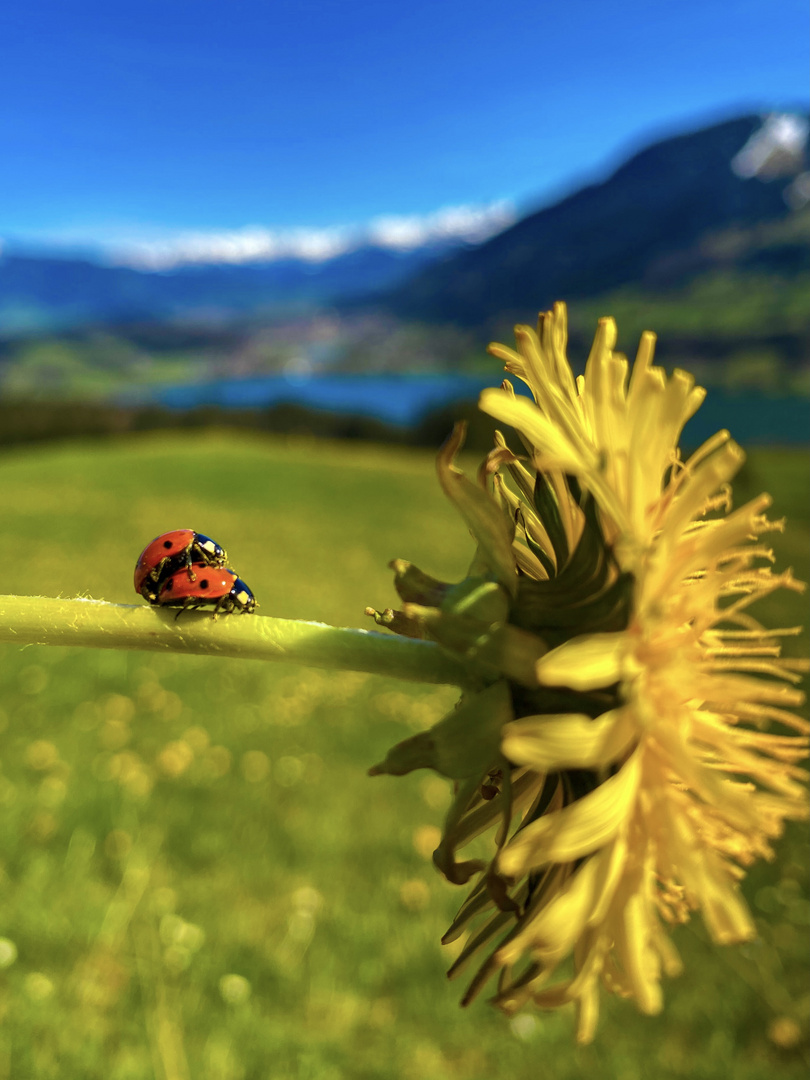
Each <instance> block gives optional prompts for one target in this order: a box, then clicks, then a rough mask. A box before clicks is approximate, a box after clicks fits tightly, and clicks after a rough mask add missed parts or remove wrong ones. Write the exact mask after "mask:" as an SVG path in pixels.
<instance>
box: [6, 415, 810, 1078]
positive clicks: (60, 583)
mask: <svg viewBox="0 0 810 1080" xmlns="http://www.w3.org/2000/svg"><path fill="white" fill-rule="evenodd" d="M808 472H810V467H809V463H808V459H807V455H806V454H803V453H799V452H796V451H790V452H782V451H778V450H772V451H758V452H757V453H756V454H754V455H752V457H751V459H750V462H749V464H748V465H747V466H746V471H745V473H744V474H743V476H742V478H741V483H740V489H741V491H742V492H744V493H745V494H754V493H756V492H758V491H759V490H761V489H762V488H765V489H768V490H770V491H771V492H772V493H773V494H774V496H775V501H776V506H775V516H779V515H780V514H782V513H786V514H788V515H789V517H790V518H791V528H790V530H789V531H788V532H787V533H786V534H785V535H784V536H778V535H777V536H776V537H775V547H777V550H778V555H779V562H780V564H781V565H783V564H784V563H785V562H792V563H793V565H794V568H795V570H796V572H797V574H798V575H799V576H804V577H805V578H806V577H807V575H808V571H810V567H808V564H807V548H808V545H807V537H808V533H810V514H809V513H808V507H807V505H806V502H804V501H803V500H805V499H806V495H805V494H804V493H805V492H806V491H807V490H808V483H807V481H808ZM0 491H1V492H2V494H3V507H4V514H3V519H2V522H0V544H2V550H3V551H4V552H5V562H4V566H5V578H6V580H5V581H4V582H3V583H2V586H1V588H2V590H4V591H7V592H19V593H41V594H44V595H59V594H61V595H64V596H73V595H91V596H94V597H103V598H105V599H109V600H114V601H120V602H124V603H130V602H134V600H135V597H134V594H133V593H132V591H131V590H132V586H131V574H132V569H133V566H134V563H135V559H136V557H137V555H138V552H139V551H140V550H141V548H142V547H143V546H144V545H145V544H146V542H147V541H149V540H150V539H151V538H152V537H153V536H155V535H157V534H158V533H160V532H162V531H164V530H165V529H166V528H170V527H180V526H188V525H191V526H193V527H195V528H197V529H199V530H200V531H202V532H205V533H208V534H209V535H212V536H214V537H216V538H217V539H218V540H220V542H222V543H223V544H225V545H226V547H227V548H228V551H229V554H230V555H231V557H232V559H233V562H234V564H235V566H236V568H237V569H238V571H239V573H240V574H241V575H242V576H243V577H244V578H245V580H246V581H248V583H249V584H250V585H251V587H252V588H253V589H254V591H255V593H256V595H257V597H258V599H259V601H260V603H261V605H262V607H261V610H262V611H263V612H265V613H270V614H274V615H280V616H289V617H293V616H294V617H300V618H314V619H323V620H326V621H329V622H333V623H338V624H344V625H364V624H365V620H364V618H363V616H362V610H363V607H364V606H365V605H366V604H373V605H374V606H376V607H379V608H381V607H384V606H386V604H390V603H392V602H393V601H394V595H393V590H392V586H391V583H390V580H391V574H390V571H389V570H388V569H387V567H386V564H387V562H388V561H389V560H390V559H391V558H393V557H396V556H401V557H404V558H408V559H411V560H412V561H413V562H415V563H417V565H420V566H422V567H423V568H424V569H426V570H430V571H431V572H433V573H435V574H436V575H437V576H440V577H448V578H454V577H455V578H458V577H460V576H462V575H463V574H464V572H465V570H466V565H467V562H468V560H469V558H470V555H471V549H470V541H469V538H468V536H467V534H466V532H465V530H464V527H463V526H462V525H461V524H460V522H459V521H458V520H457V519H456V517H455V516H454V514H453V512H452V511H451V509H450V507H449V505H446V503H445V501H444V499H443V497H442V496H441V494H440V492H439V490H438V485H437V484H436V482H435V479H434V478H433V475H432V461H431V457H430V455H427V454H422V453H419V452H413V451H407V452H406V451H399V450H392V449H386V448H381V447H373V448H370V447H363V448H356V447H351V446H347V445H338V444H326V443H314V442H313V443H306V442H290V443H285V442H280V441H270V440H259V439H254V438H244V439H240V438H238V437H233V436H228V437H225V436H221V435H209V436H206V435H195V436H194V437H182V438H180V437H178V438H173V437H167V436H160V437H144V438H141V439H128V440H126V441H120V442H110V443H106V444H97V443H96V444H92V445H89V444H88V445H82V444H75V443H73V444H70V445H69V446H66V447H63V448H55V447H48V448H46V449H34V450H26V451H16V452H10V453H6V455H5V456H4V457H3V458H2V460H0ZM737 501H738V502H739V501H740V498H739V496H738V499H737ZM770 605H771V610H770V612H769V613H768V617H769V618H770V619H771V620H772V621H774V622H779V623H781V624H783V625H786V624H788V623H796V622H799V621H802V618H803V615H804V603H803V602H802V600H801V598H796V597H793V596H786V597H785V598H782V599H781V600H779V599H773V600H771V601H770ZM763 608H764V605H763ZM791 648H793V649H799V648H805V649H806V639H805V643H804V644H803V645H801V646H800V645H797V644H796V643H791ZM1 659H2V667H1V668H0V695H1V696H0V708H1V709H2V711H0V727H2V728H3V732H2V742H0V746H2V752H1V753H0V762H1V763H2V771H1V772H0V805H1V806H2V811H3V813H2V816H0V838H1V840H0V859H2V866H1V867H0V870H1V871H2V872H1V873H0V878H1V879H2V888H0V937H2V938H3V939H6V940H4V941H0V1016H2V1018H3V1024H2V1027H0V1080H1V1078H3V1077H12V1078H18V1077H19V1078H21V1077H31V1078H46V1077H47V1078H50V1077H65V1076H77V1077H78V1076H81V1077H82V1078H87V1080H93V1078H96V1077H98V1078H104V1080H136V1078H151V1077H155V1078H159V1080H164V1078H165V1080H185V1078H194V1080H197V1078H200V1080H203V1078H208V1077H210V1078H212V1080H214V1078H216V1080H253V1078H257V1080H258V1078H260V1077H261V1078H266V1077H273V1078H275V1077H284V1078H286V1077H295V1078H301V1080H338V1078H342V1077H347V1078H351V1080H366V1078H367V1080H372V1078H375V1080H376V1078H399V1077H402V1078H405V1080H409V1078H411V1077H413V1078H414V1080H416V1078H418V1080H434V1078H435V1080H445V1078H448V1077H451V1078H452V1077H459V1078H461V1077H464V1078H477V1077H484V1076H489V1077H516V1078H523V1077H526V1078H529V1077H531V1078H544V1077H547V1076H548V1077H552V1076H553V1077H554V1078H555V1080H567V1078H572V1080H573V1078H574V1077H579V1076H581V1075H588V1076H590V1077H592V1078H594V1080H598V1078H602V1077H604V1078H609V1077H610V1078H613V1077H622V1078H623V1080H625V1078H626V1080H632V1078H635V1077H638V1078H643V1077H647V1076H650V1075H656V1076H660V1077H682V1076H683V1077H687V1076H688V1077H707V1078H709V1077H724V1078H725V1077H727V1076H734V1077H735V1080H759V1078H763V1080H764V1078H765V1077H768V1078H770V1077H773V1076H779V1077H784V1078H785V1080H788V1078H793V1077H796V1078H798V1077H800V1076H804V1075H805V1070H806V1065H807V1032H808V1025H810V995H808V994H807V990H806V982H805V977H806V967H807V955H806V936H807V934H806V930H807V924H808V922H810V901H809V900H808V898H807V894H808V880H807V878H808V875H807V867H806V858H805V835H804V832H803V830H801V829H798V828H797V829H794V830H791V831H789V833H788V835H787V836H786V837H785V839H784V840H783V841H782V842H781V843H780V845H779V851H778V858H777V860H776V862H775V863H773V864H770V865H763V866H760V867H757V868H755V869H754V871H753V872H752V873H751V875H750V876H749V879H748V882H747V885H746V890H747V894H748V896H749V898H750V900H751V903H752V906H753V908H754V911H755V913H756V915H757V918H758V920H759V921H760V923H761V931H762V937H761V940H760V941H759V942H757V943H755V944H753V945H751V946H747V947H745V948H727V949H723V950H720V949H716V948H713V947H711V946H710V945H708V944H707V943H706V940H705V934H704V933H703V932H702V930H701V929H700V926H699V924H698V923H695V924H693V929H687V930H684V931H682V932H680V933H679V934H677V935H676V940H677V943H678V946H679V948H680V949H681V951H682V954H683V955H684V959H685V962H686V971H685V973H684V975H683V976H682V977H681V978H680V979H678V980H676V981H672V982H670V983H669V984H668V985H667V987H666V999H667V1004H666V1008H665V1011H664V1013H663V1014H662V1015H661V1016H659V1017H655V1018H643V1017H640V1016H638V1015H637V1014H636V1012H635V1010H634V1008H633V1006H632V1005H630V1004H628V1003H625V1002H621V1001H614V1000H610V1001H607V1000H606V1001H605V1005H604V1015H603V1019H602V1023H601V1026H600V1030H599V1033H598V1036H597V1041H596V1043H595V1044H594V1045H593V1046H592V1047H588V1048H584V1049H576V1048H575V1046H574V1044H573V1038H572V1030H573V1024H572V1017H571V1016H570V1015H567V1014H566V1013H564V1012H563V1013H555V1014H544V1015H538V1016H536V1017H534V1016H524V1017H521V1018H519V1019H515V1020H513V1021H511V1022H510V1021H508V1020H506V1019H505V1018H504V1017H502V1016H501V1015H500V1014H497V1013H495V1012H494V1011H492V1010H491V1009H490V1008H489V1007H488V1006H486V1004H485V1003H481V1004H475V1005H473V1006H472V1007H471V1008H470V1009H469V1010H466V1011H461V1010H460V1009H459V1008H458V1006H457V1000H458V997H459V996H460V992H461V990H462V987H461V986H456V985H447V984H446V981H445V978H444V970H445V969H446V967H447V966H448V964H449V962H450V961H451V959H452V954H451V951H450V950H448V949H445V948H442V947H441V946H440V945H439V944H438V941H439V937H440V936H441V933H442V932H443V930H444V928H445V927H446V925H447V923H448V922H449V920H450V918H451V916H452V914H453V913H454V911H455V908H456V906H457V905H458V903H459V902H460V899H461V890H458V889H455V888H453V887H452V886H450V885H448V884H446V883H444V882H443V881H442V880H441V879H440V878H439V877H438V876H437V875H436V874H435V873H434V871H433V869H432V867H431V863H430V851H431V849H432V846H433V844H434V843H435V839H436V835H437V826H438V824H439V823H440V820H441V816H442V813H443V809H444V807H445V806H446V805H447V799H448V791H447V786H446V784H445V782H444V781H442V780H441V779H439V778H437V777H435V776H433V775H432V774H421V773H416V774H413V775H412V776H409V777H406V778H404V779H401V780H396V779H393V778H387V777H383V778H377V779H373V780H372V779H369V778H367V777H366V775H365V771H366V769H367V768H368V766H369V765H371V764H373V763H374V762H376V761H378V760H380V759H381V757H382V756H383V755H384V752H385V750H386V749H387V748H388V746H390V745H391V744H392V743H393V742H395V741H397V740H398V739H401V738H403V737H405V736H406V735H407V734H408V733H410V732H411V731H413V730H419V729H420V728H421V727H423V726H424V725H427V724H429V723H431V722H433V720H434V719H436V718H437V717H439V716H440V715H441V714H442V712H443V711H444V710H446V709H447V708H449V707H451V705H452V703H453V701H454V693H453V692H452V691H451V690H450V689H447V688H435V687H429V688H425V687H413V686H410V685H406V684H399V683H395V682H391V681H386V680H383V679H377V678H374V677H371V676H361V675H353V674H331V673H325V672H319V671H307V670H303V669H298V668H294V667H292V666H287V665H272V664H260V663H257V662H249V661H245V662H238V661H228V660H220V659H213V658H204V657H195V656H189V657H180V656H176V655H171V656H162V655H152V654H137V653H116V652H101V651H99V652H93V651H89V650H85V651H83V650H72V649H57V648H51V649H49V648H45V647H29V648H25V649H19V648H15V647H13V646H3V647H2V654H1ZM15 949H16V953H17V955H16V959H15V958H14V950H15Z"/></svg>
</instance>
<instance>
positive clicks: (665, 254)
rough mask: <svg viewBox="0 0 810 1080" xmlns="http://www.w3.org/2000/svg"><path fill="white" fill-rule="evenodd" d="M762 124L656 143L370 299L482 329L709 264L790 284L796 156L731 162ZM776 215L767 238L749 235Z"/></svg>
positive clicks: (716, 128)
mask: <svg viewBox="0 0 810 1080" xmlns="http://www.w3.org/2000/svg"><path fill="white" fill-rule="evenodd" d="M799 123H800V124H801V123H802V121H801V119H800V120H799ZM762 127H763V121H762V118H761V117H758V116H753V115H751V116H743V117H740V118H738V119H734V120H729V121H726V122H724V123H719V124H715V125H713V126H711V127H707V128H704V129H702V130H700V131H696V132H693V133H690V134H685V135H679V136H675V137H673V138H667V139H664V140H662V141H660V142H657V143H655V144H654V145H652V146H649V147H647V148H646V149H644V150H641V151H640V152H639V153H637V154H634V155H633V156H632V157H631V158H630V159H629V160H628V161H627V162H626V163H625V164H623V165H622V166H620V167H619V168H618V169H617V170H616V171H615V172H614V173H613V174H612V175H611V176H609V177H608V178H607V179H606V180H604V181H603V182H601V183H595V184H589V185H588V186H586V187H583V188H582V189H580V190H579V191H576V192H575V193H574V194H572V195H569V196H567V197H566V198H564V199H562V200H560V201H559V202H557V203H555V204H554V205H552V206H547V207H545V208H543V209H541V210H538V211H537V212H535V213H532V214H530V215H528V216H527V217H524V218H522V219H521V220H520V221H518V222H517V223H516V224H515V225H513V226H512V227H511V228H509V229H507V230H505V231H504V232H501V233H499V234H498V235H497V236H495V237H493V238H492V239H490V240H488V241H486V242H485V243H482V244H480V245H479V246H478V247H476V248H473V249H469V250H466V251H462V252H458V253H455V254H453V255H450V256H448V257H446V258H443V259H441V260H438V261H436V262H434V263H433V264H431V265H430V266H427V267H424V268H422V269H421V270H419V271H417V273H416V274H415V275H414V276H413V277H412V278H410V279H408V280H406V281H404V282H402V283H401V284H399V285H397V286H395V287H394V288H393V289H392V290H391V291H389V292H388V293H387V294H386V295H385V296H384V297H383V298H382V302H383V304H384V306H385V308H386V310H387V311H389V312H390V313H392V314H394V315H397V316H399V317H401V318H404V319H415V320H427V321H440V322H455V323H457V324H459V325H462V326H489V327H493V326H494V325H496V324H505V323H508V322H510V321H516V320H517V321H521V322H525V321H527V319H528V320H530V319H531V318H532V314H533V313H535V312H537V311H538V310H541V309H544V308H546V307H548V306H550V305H551V304H552V303H553V302H554V301H555V300H557V299H563V298H564V299H566V300H568V301H576V300H578V299H583V298H592V297H597V296H604V295H608V294H612V293H616V292H617V291H618V292H621V291H622V290H625V291H630V292H631V293H633V295H635V294H636V293H637V292H639V291H641V292H643V293H645V294H647V295H657V294H662V293H667V292H672V291H673V290H675V291H677V290H683V289H685V288H687V287H688V285H689V284H690V283H692V282H694V281H696V280H699V279H700V278H701V277H702V276H705V275H707V274H708V275H711V274H712V273H716V272H717V271H718V269H720V270H722V272H724V273H726V274H728V273H732V272H738V273H740V274H742V275H743V276H746V275H748V276H749V277H750V275H752V274H753V275H757V274H758V275H760V276H762V275H766V276H767V275H771V276H774V275H775V276H776V277H777V278H779V279H785V280H788V281H789V280H793V279H795V278H796V277H797V275H802V274H805V273H806V272H808V271H810V243H808V240H809V239H810V237H808V234H807V229H806V227H805V226H804V225H803V226H802V227H798V226H797V227H796V228H793V227H792V225H791V224H790V222H791V220H792V219H793V218H794V217H795V212H794V211H792V210H791V208H790V206H789V205H788V200H787V199H786V197H785V191H786V188H787V186H788V184H789V183H790V182H791V179H792V177H794V176H795V175H796V174H797V173H799V172H801V170H802V169H805V170H806V169H807V168H808V163H807V152H806V148H804V149H803V148H801V146H800V147H799V150H798V152H795V147H794V152H793V156H792V160H785V155H782V157H781V158H780V157H779V155H778V154H777V155H772V156H771V160H770V164H768V162H767V161H765V162H764V165H763V162H760V163H759V165H758V164H757V163H756V162H754V163H753V164H752V163H751V162H749V161H748V160H746V161H742V160H741V158H740V157H739V155H740V151H741V150H742V148H743V147H744V146H746V144H747V143H748V141H749V140H750V139H751V136H752V135H754V133H755V132H757V131H758V130H761V129H762ZM760 156H763V155H760ZM787 156H788V157H789V156H790V155H787ZM748 157H749V158H750V157H751V154H750V153H749V154H748ZM760 166H762V167H760ZM746 174H748V175H746ZM779 222H787V223H788V224H787V225H786V227H785V228H784V229H782V231H781V233H780V234H779V235H778V237H776V238H773V237H769V236H767V235H764V234H763V235H760V234H761V233H762V227H763V224H765V223H771V224H773V223H779ZM807 306H808V308H810V304H808V305H807ZM808 313H810V312H808Z"/></svg>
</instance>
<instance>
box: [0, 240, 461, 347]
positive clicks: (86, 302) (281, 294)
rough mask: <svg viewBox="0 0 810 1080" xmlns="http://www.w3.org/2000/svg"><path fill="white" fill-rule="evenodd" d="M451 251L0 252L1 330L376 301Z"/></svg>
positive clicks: (210, 317) (211, 318)
mask: <svg viewBox="0 0 810 1080" xmlns="http://www.w3.org/2000/svg"><path fill="white" fill-rule="evenodd" d="M454 246H455V245H454ZM447 250H448V245H446V244H436V243H431V244H428V245H424V246H422V247H418V248H415V249H412V250H409V251H404V252H403V251H397V250H395V249H390V248H383V247H376V246H371V245H369V246H366V247H362V248H357V249H355V250H353V251H349V252H346V253H344V254H341V255H338V256H336V257H334V258H332V259H327V260H324V261H323V262H318V263H315V262H310V261H306V260H304V259H294V258H289V259H280V260H276V261H274V262H266V263H248V264H241V265H232V264H226V265H221V264H220V265H216V264H215V265H197V266H183V267H180V268H177V269H174V270H171V271H163V272H157V271H145V270H135V269H131V268H129V267H124V266H108V265H104V264H101V263H98V262H93V261H90V260H88V259H65V258H54V257H37V256H33V255H22V254H13V253H10V254H6V255H5V256H4V257H0V333H3V334H5V335H12V334H19V333H30V332H54V331H57V330H64V329H70V328H74V327H80V326H82V325H87V324H99V323H101V324H114V323H120V322H148V321H166V320H172V319H182V320H185V321H198V322H201V323H210V322H215V321H217V320H221V319H232V318H234V317H240V316H242V317H244V316H246V315H251V316H252V315H259V316H265V317H273V316H275V315H278V314H284V315H287V314H289V313H290V312H291V311H302V312H305V311H308V310H312V309H317V308H319V307H324V306H329V305H332V304H334V303H335V302H336V301H338V300H340V299H341V298H342V297H345V296H348V295H357V294H363V295H364V296H371V297H373V296H374V295H375V294H376V293H377V292H378V291H380V290H382V289H386V288H391V286H393V285H394V284H396V283H397V282H398V281H400V280H403V279H404V278H405V277H407V276H409V275H411V274H413V273H414V272H415V271H416V270H417V269H419V268H421V267H423V266H425V265H426V263H428V262H430V261H431V260H433V259H435V258H437V257H439V256H440V255H442V254H445V253H446V252H447Z"/></svg>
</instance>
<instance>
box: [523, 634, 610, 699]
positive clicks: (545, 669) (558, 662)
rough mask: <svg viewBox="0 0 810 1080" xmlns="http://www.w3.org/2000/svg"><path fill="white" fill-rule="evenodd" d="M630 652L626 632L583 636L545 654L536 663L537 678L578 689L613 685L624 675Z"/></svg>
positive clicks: (545, 684) (550, 683) (549, 684)
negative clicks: (626, 660) (623, 671)
mask: <svg viewBox="0 0 810 1080" xmlns="http://www.w3.org/2000/svg"><path fill="white" fill-rule="evenodd" d="M627 651H628V642H627V639H626V638H625V636H624V635H623V634H587V635H583V636H582V637H579V638H574V639H573V640H571V641H569V642H567V643H566V644H565V645H560V646H559V647H558V648H556V649H552V651H551V652H549V653H546V655H545V656H542V657H541V658H540V659H539V660H538V661H537V663H536V665H535V671H536V673H537V679H538V681H539V682H540V683H542V684H543V685H544V686H563V685H564V686H570V687H571V688H572V689H574V690H593V689H594V688H596V687H599V686H609V685H610V684H611V683H613V682H616V681H617V680H618V679H619V678H621V676H622V670H623V667H624V663H625V658H626V656H627Z"/></svg>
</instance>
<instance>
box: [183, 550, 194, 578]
mask: <svg viewBox="0 0 810 1080" xmlns="http://www.w3.org/2000/svg"><path fill="white" fill-rule="evenodd" d="M186 573H187V574H188V580H189V581H196V580H197V575H196V574H195V573H194V571H193V570H192V568H191V550H190V549H188V550H187V551H186Z"/></svg>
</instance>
